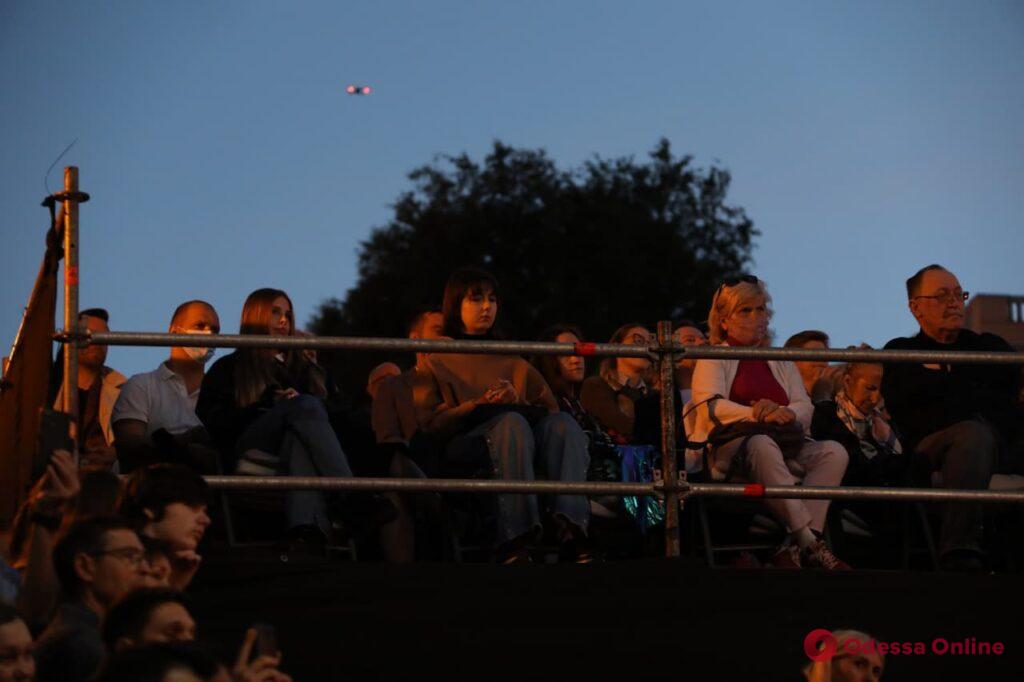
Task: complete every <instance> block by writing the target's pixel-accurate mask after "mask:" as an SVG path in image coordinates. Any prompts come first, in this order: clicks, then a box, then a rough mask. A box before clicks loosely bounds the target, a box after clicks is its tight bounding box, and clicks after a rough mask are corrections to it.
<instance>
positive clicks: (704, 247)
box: [311, 139, 758, 390]
mask: <svg viewBox="0 0 1024 682" xmlns="http://www.w3.org/2000/svg"><path fill="white" fill-rule="evenodd" d="M691 162H692V157H691V156H682V157H674V156H673V154H672V150H671V147H670V144H669V142H668V140H665V139H662V140H661V141H660V142H659V144H658V145H657V147H656V148H655V149H654V150H653V151H652V152H651V153H650V155H649V159H648V160H647V162H646V163H638V162H637V161H636V160H634V159H633V158H632V157H627V158H620V159H602V158H599V157H595V158H594V159H593V160H592V161H589V162H587V163H584V164H583V165H582V166H581V167H580V168H575V169H571V170H560V169H558V168H557V167H556V166H555V164H554V162H553V161H552V160H551V159H549V158H548V157H547V155H546V154H545V152H544V151H543V150H529V149H514V148H512V147H509V146H506V145H504V144H502V143H501V142H495V143H494V148H493V149H492V150H491V152H490V154H488V156H487V158H485V159H484V160H483V162H482V163H478V162H476V161H474V160H473V159H471V158H469V157H468V156H467V155H465V154H463V155H460V156H454V157H452V156H446V157H442V162H441V163H437V164H434V165H429V166H424V167H422V168H419V169H416V170H414V171H413V172H412V173H411V174H410V175H409V179H410V180H412V182H413V185H414V188H413V189H412V190H410V191H407V192H405V193H403V194H402V195H401V196H400V197H399V199H398V201H397V203H396V204H395V205H394V211H395V214H394V218H392V220H391V222H390V224H388V225H387V226H386V227H381V228H376V229H374V230H373V232H372V233H371V235H370V238H369V239H368V240H367V241H365V242H364V243H363V244H362V250H361V252H360V254H359V281H358V282H357V283H356V285H355V287H353V288H352V289H350V290H349V291H348V293H347V295H346V297H345V298H344V299H343V300H339V299H330V300H328V301H325V302H324V303H322V304H321V305H320V307H319V310H318V312H317V313H316V315H315V317H314V320H313V322H312V324H311V328H312V329H313V331H314V332H315V333H317V334H321V335H338V336H346V335H359V336H401V335H403V334H404V325H405V321H406V319H407V318H408V317H409V316H410V315H411V314H412V313H413V312H414V311H415V310H416V309H418V308H420V307H422V306H424V305H440V301H441V295H442V293H443V290H444V283H445V280H446V279H447V278H448V275H449V274H450V273H451V272H452V271H453V270H454V269H455V268H457V267H460V266H464V265H476V266H480V267H484V268H486V269H487V270H490V271H491V272H493V273H494V275H495V276H496V277H497V279H498V282H499V283H500V286H501V296H502V300H501V305H500V308H499V313H498V326H499V327H500V328H501V329H502V330H503V331H504V332H505V335H506V336H507V337H509V338H515V339H532V338H535V336H536V335H537V334H538V333H539V332H541V331H542V330H543V328H545V327H547V326H549V325H551V324H553V323H556V322H566V323H572V324H576V325H578V326H579V327H581V328H582V329H583V331H584V333H585V334H586V335H587V337H588V340H592V341H606V340H607V339H608V337H609V336H610V335H611V333H612V331H614V329H615V328H616V327H618V326H619V325H620V324H623V323H625V322H628V321H630V320H640V321H642V322H645V323H647V324H654V323H655V321H657V320H659V319H672V318H679V317H688V318H692V319H695V320H704V319H706V318H707V313H708V307H709V305H710V301H711V297H712V296H713V294H714V291H715V289H716V287H717V286H718V284H719V283H720V282H721V280H722V279H723V278H724V277H729V276H732V275H736V274H738V273H740V272H741V271H742V269H743V267H744V266H745V265H746V264H747V263H748V262H749V261H750V252H751V248H752V239H753V237H755V236H756V235H757V234H758V232H757V231H756V230H755V229H754V227H753V223H752V222H751V220H750V219H749V218H747V216H746V214H745V212H744V211H743V209H742V208H739V207H736V206H730V205H728V204H727V203H726V192H727V190H728V188H729V181H730V177H729V173H728V172H727V171H725V170H722V169H719V168H715V167H711V168H710V169H707V170H703V169H696V168H693V167H692V166H691ZM380 360H381V357H379V356H377V357H369V354H351V353H349V354H346V355H345V357H343V358H342V357H326V358H325V361H326V362H327V364H328V365H329V366H330V368H331V369H332V371H333V372H334V373H335V374H336V376H338V378H339V379H340V380H341V381H342V383H343V385H345V386H346V387H347V388H349V389H355V390H359V388H360V387H361V385H362V384H361V382H363V381H365V377H366V372H367V371H368V370H369V368H370V367H371V366H372V365H373V364H374V363H376V362H378V361H380Z"/></svg>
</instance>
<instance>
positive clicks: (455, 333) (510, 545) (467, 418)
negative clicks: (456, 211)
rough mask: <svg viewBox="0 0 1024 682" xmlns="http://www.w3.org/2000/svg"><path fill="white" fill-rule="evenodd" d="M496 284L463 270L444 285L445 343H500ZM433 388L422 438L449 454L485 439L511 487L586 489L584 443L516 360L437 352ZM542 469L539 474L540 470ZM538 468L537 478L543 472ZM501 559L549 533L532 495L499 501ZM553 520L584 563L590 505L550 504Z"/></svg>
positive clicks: (534, 374)
mask: <svg viewBox="0 0 1024 682" xmlns="http://www.w3.org/2000/svg"><path fill="white" fill-rule="evenodd" d="M499 302H500V298H499V293H498V283H497V280H496V279H495V278H494V276H493V275H491V274H490V273H488V272H486V271H483V270H478V269H475V268H463V269H460V270H457V271H456V272H455V273H453V274H452V276H451V277H450V278H449V279H448V283H447V285H446V286H445V292H444V302H443V305H442V315H443V317H444V331H445V334H446V335H447V336H449V337H451V338H454V339H465V340H493V339H494V338H495V331H494V329H495V322H496V321H497V318H498V308H499ZM426 370H427V373H428V375H429V379H430V381H429V384H428V387H427V390H426V391H425V392H424V395H423V396H422V398H420V400H419V401H418V408H419V409H421V410H424V411H425V415H424V419H423V420H422V421H423V423H425V424H426V427H425V430H427V431H429V432H433V433H435V434H444V435H447V436H449V437H450V440H449V441H448V445H447V447H446V454H449V455H450V454H452V453H454V452H457V451H459V450H460V449H462V448H464V447H466V446H467V444H468V442H469V441H472V440H473V439H476V438H480V437H483V438H484V439H486V442H487V445H488V448H487V449H488V454H489V456H490V459H491V465H492V466H491V468H492V471H493V474H494V475H495V476H496V477H498V478H502V479H506V480H533V479H534V478H535V477H537V476H538V474H539V476H540V477H543V478H547V479H549V480H556V481H558V480H560V481H585V480H586V477H587V468H588V466H589V464H590V455H589V454H588V452H587V438H586V436H585V435H584V433H583V431H582V430H581V429H580V427H579V425H578V424H577V423H576V421H575V420H574V419H573V418H572V416H571V415H568V414H565V413H562V412H560V411H559V409H558V402H557V401H556V399H555V396H554V395H553V394H552V392H551V389H550V388H549V387H548V385H547V383H546V382H545V381H544V378H543V377H542V376H541V375H540V373H539V372H538V371H537V370H536V369H535V368H534V367H533V366H531V365H530V364H529V363H528V362H526V361H525V360H523V359H522V358H520V357H518V356H512V355H483V354H461V353H460V354H452V353H433V354H431V355H430V356H429V357H428V358H427V360H426ZM535 467H536V469H535ZM538 469H539V471H538ZM497 502H498V504H497V506H498V518H499V528H498V536H499V537H498V539H499V543H500V544H499V547H498V551H497V558H498V560H499V561H501V562H503V563H514V562H519V561H528V560H529V553H528V551H527V545H528V544H529V542H530V541H531V540H532V539H533V538H535V537H536V536H537V535H538V533H539V531H540V530H541V529H542V523H541V508H540V503H539V502H538V499H537V497H536V496H535V495H512V494H508V495H498V496H497ZM547 502H548V504H547V511H548V512H549V515H548V518H549V519H550V521H551V523H552V524H553V526H554V527H553V531H554V533H555V534H556V537H558V539H559V542H560V543H561V544H562V550H563V551H562V552H561V554H562V556H563V558H565V559H566V560H575V561H585V560H587V557H588V554H587V553H586V552H585V551H583V550H582V547H583V546H584V545H585V539H586V533H587V525H588V522H589V505H588V502H587V498H586V497H585V496H582V495H557V496H554V497H553V498H552V499H550V500H548V501H547Z"/></svg>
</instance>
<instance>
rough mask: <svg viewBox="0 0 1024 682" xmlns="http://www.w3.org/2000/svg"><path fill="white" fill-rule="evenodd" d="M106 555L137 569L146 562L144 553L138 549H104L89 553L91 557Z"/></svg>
mask: <svg viewBox="0 0 1024 682" xmlns="http://www.w3.org/2000/svg"><path fill="white" fill-rule="evenodd" d="M107 555H109V556H112V557H116V558H118V559H120V560H121V561H124V562H126V563H128V564H129V565H130V566H132V568H137V567H138V566H140V565H141V564H142V562H143V561H145V560H146V553H145V552H144V551H143V550H141V549H139V548H138V547H118V548H116V549H104V550H101V551H99V552H89V556H91V557H101V556H107Z"/></svg>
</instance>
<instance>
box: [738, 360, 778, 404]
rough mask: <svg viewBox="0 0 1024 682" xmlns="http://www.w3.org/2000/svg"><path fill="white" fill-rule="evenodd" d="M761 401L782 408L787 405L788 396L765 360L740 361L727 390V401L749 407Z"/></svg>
mask: <svg viewBox="0 0 1024 682" xmlns="http://www.w3.org/2000/svg"><path fill="white" fill-rule="evenodd" d="M763 399H768V400H771V401H772V402H774V403H775V404H777V405H780V406H782V407H785V406H787V405H789V396H788V395H786V390H785V389H784V388H782V385H781V384H780V383H779V382H778V380H777V379H776V378H775V375H774V374H772V370H771V368H770V367H769V366H768V361H767V360H740V364H739V367H737V368H736V378H735V379H733V380H732V386H731V387H730V388H729V400H731V401H733V402H734V403H739V404H740V405H748V406H749V405H753V404H754V403H756V402H757V401H758V400H763Z"/></svg>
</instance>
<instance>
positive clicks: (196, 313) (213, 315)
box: [171, 299, 220, 334]
mask: <svg viewBox="0 0 1024 682" xmlns="http://www.w3.org/2000/svg"><path fill="white" fill-rule="evenodd" d="M197 317H200V318H205V319H206V320H207V321H210V320H212V321H215V322H216V323H217V325H216V327H217V328H216V329H212V328H211V331H213V333H215V334H216V333H217V332H219V331H220V318H219V317H218V316H217V310H216V308H214V307H213V306H212V305H210V304H209V303H207V302H206V301H202V300H199V299H194V300H191V301H185V302H184V303H182V304H181V305H179V306H178V307H177V308H175V309H174V314H173V315H171V326H172V327H182V328H184V329H189V328H190V326H189V325H190V324H192V323H194V319H195V318H197Z"/></svg>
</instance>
